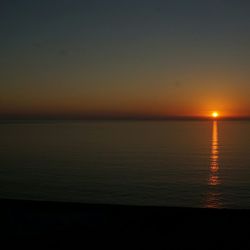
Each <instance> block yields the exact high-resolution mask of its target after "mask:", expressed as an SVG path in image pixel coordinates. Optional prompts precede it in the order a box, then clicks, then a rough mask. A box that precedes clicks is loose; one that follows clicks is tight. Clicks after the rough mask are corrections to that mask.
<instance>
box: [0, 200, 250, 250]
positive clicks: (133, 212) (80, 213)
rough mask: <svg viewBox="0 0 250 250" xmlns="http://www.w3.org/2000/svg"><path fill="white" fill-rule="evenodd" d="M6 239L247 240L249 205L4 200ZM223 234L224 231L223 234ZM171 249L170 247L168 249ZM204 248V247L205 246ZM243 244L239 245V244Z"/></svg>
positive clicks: (187, 241)
mask: <svg viewBox="0 0 250 250" xmlns="http://www.w3.org/2000/svg"><path fill="white" fill-rule="evenodd" d="M0 207H1V218H0V221H1V227H2V228H1V229H2V231H3V233H2V236H4V237H5V238H6V237H8V238H15V239H19V240H28V241H29V242H30V241H32V240H34V241H37V240H41V239H43V242H44V241H46V240H49V239H50V240H51V239H53V240H55V239H57V240H58V239H60V242H62V241H63V240H65V239H67V240H70V239H73V240H76V239H79V238H82V237H86V240H87V239H89V238H90V237H95V238H96V237H97V238H98V237H99V236H104V235H109V236H110V235H117V236H118V237H122V238H124V237H127V240H129V239H130V236H131V237H133V236H136V238H137V239H138V238H140V237H143V238H145V237H146V238H147V237H150V238H151V239H155V238H157V239H158V238H159V236H160V235H164V240H167V241H168V242H169V244H172V243H173V241H174V242H176V241H175V240H174V239H176V238H178V239H180V242H178V241H177V242H176V244H181V245H182V244H188V245H190V244H191V243H192V244H193V243H194V240H195V239H199V240H202V241H208V242H207V243H208V244H210V243H212V245H213V244H214V243H215V242H222V243H224V242H225V244H226V245H228V246H229V245H230V246H232V244H233V245H234V246H237V245H238V243H241V244H248V245H249V241H250V239H249V232H248V227H249V225H250V210H240V209H237V210H231V209H206V208H204V209H203V208H178V207H176V208H175V207H148V206H147V207H144V206H124V205H98V204H81V203H68V202H50V201H25V200H8V199H0ZM223 235H224V236H223ZM170 249H171V248H170ZM201 249H203V248H201ZM238 249H241V248H238Z"/></svg>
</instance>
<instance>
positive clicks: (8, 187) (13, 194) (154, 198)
mask: <svg viewBox="0 0 250 250" xmlns="http://www.w3.org/2000/svg"><path fill="white" fill-rule="evenodd" d="M0 139H1V140H0V159H1V167H0V198H18V199H33V200H56V201H76V202H84V203H105V204H106V203H108V204H132V205H164V206H181V207H212V208H250V122H244V121H232V122H230V121H218V122H216V121H167V122H163V121H158V122H156V121H147V122H145V121H138V122H135V121H133V122H121V121H119V122H118V121H115V122H69V121H67V122H40V123H38V122H34V123H2V124H0Z"/></svg>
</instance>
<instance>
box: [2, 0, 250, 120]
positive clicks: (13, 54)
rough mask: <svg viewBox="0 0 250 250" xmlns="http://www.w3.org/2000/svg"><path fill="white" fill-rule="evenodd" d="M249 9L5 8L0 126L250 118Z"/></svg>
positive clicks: (77, 0) (155, 3)
mask: <svg viewBox="0 0 250 250" xmlns="http://www.w3.org/2000/svg"><path fill="white" fill-rule="evenodd" d="M249 13H250V2H249V1H243V0H209V1H202V0H196V1H195V0H188V1H187V0H172V1H168V0H165V1H159V0H152V1H151V0H143V1H136V0H126V1H124V0H105V1H103V0H100V1H97V0H91V1H90V0H89V1H82V0H60V1H59V0H22V1H20V0H2V1H1V3H0V32H1V39H0V53H1V54H0V55H1V56H0V66H1V67H0V118H6V117H21V118H22V117H82V118H84V117H173V116H188V117H189V116H191V117H192V116H195V117H196V116H207V115H209V114H210V113H211V112H212V111H214V110H216V111H219V112H220V114H221V115H222V116H236V117H238V116H250V98H249V94H250V84H249V80H250V70H249V66H250V49H249V44H250V32H249V30H250V15H249Z"/></svg>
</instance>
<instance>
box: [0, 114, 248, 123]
mask: <svg viewBox="0 0 250 250" xmlns="http://www.w3.org/2000/svg"><path fill="white" fill-rule="evenodd" d="M41 120H48V121H50V120H51V121H53V120H54V121H60V120H62V121H67V120H68V121H70V120H76V121H77V120H79V121H105V120H106V121H122V120H124V121H125V120H127V121H171V120H173V121H178V120H179V121H182V120H183V121H189V120H190V121H199V120H200V121H226V120H234V121H237V120H238V121H242V120H246V121H247V120H250V116H220V117H217V118H213V117H211V116H153V115H151V116H150V115H148V116H138V115H134V116H133V115H124V116H112V115H110V116H109V115H104V116H91V115H89V116H79V115H53V116H52V115H51V116H50V115H26V116H25V115H17V116H8V115H7V116H6V115H4V116H0V122H5V121H41Z"/></svg>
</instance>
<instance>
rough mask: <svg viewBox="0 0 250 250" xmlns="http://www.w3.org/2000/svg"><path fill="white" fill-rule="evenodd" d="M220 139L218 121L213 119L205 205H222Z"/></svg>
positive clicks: (217, 206) (213, 206) (212, 206)
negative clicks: (219, 188) (219, 187)
mask: <svg viewBox="0 0 250 250" xmlns="http://www.w3.org/2000/svg"><path fill="white" fill-rule="evenodd" d="M219 168H220V167H219V141H218V124H217V121H213V130H212V141H211V153H210V165H209V170H210V174H209V179H208V186H209V192H208V194H207V199H206V204H205V207H208V208H219V207H221V202H220V192H218V190H217V187H218V186H219V185H220V178H219Z"/></svg>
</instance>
